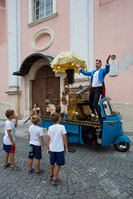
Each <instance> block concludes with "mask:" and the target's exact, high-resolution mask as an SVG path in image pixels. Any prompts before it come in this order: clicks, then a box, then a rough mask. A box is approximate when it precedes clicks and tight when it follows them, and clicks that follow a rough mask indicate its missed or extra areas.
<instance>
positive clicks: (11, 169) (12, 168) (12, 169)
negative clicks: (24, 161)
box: [10, 166, 20, 171]
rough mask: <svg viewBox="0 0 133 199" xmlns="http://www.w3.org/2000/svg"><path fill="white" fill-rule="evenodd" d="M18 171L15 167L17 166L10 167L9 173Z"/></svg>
mask: <svg viewBox="0 0 133 199" xmlns="http://www.w3.org/2000/svg"><path fill="white" fill-rule="evenodd" d="M19 170H20V168H19V167H17V166H13V167H12V166H10V171H19Z"/></svg>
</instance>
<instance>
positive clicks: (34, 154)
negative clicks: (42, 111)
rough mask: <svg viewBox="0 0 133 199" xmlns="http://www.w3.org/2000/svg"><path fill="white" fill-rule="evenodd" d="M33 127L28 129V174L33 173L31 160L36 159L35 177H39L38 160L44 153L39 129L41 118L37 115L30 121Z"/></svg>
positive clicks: (41, 134) (41, 133) (41, 132)
mask: <svg viewBox="0 0 133 199" xmlns="http://www.w3.org/2000/svg"><path fill="white" fill-rule="evenodd" d="M31 122H32V123H33V125H31V126H30V127H29V133H28V136H29V170H28V172H29V174H31V173H33V168H32V164H33V158H35V159H36V175H40V174H41V171H40V159H42V152H43V151H44V141H43V130H42V128H40V127H39V124H40V123H41V118H40V116H39V115H34V116H33V117H32V119H31Z"/></svg>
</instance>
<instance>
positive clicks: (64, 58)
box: [51, 51, 87, 73]
mask: <svg viewBox="0 0 133 199" xmlns="http://www.w3.org/2000/svg"><path fill="white" fill-rule="evenodd" d="M74 63H76V64H79V65H80V67H81V68H82V69H83V70H85V71H86V70H87V69H86V68H87V65H86V61H85V60H84V59H83V57H82V56H81V55H80V54H78V53H74V52H70V51H64V52H62V53H60V54H59V55H57V56H56V57H55V58H54V60H53V61H52V62H51V67H52V68H53V70H54V71H55V72H65V70H67V69H74V70H75V73H78V72H79V70H78V68H77V67H76V66H75V64H74Z"/></svg>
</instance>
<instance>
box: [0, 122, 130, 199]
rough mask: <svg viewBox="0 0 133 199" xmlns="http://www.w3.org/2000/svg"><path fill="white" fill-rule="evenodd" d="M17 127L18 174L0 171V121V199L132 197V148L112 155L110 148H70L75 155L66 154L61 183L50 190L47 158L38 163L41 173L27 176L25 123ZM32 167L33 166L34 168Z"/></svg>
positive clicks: (1, 124) (0, 131)
mask: <svg viewBox="0 0 133 199" xmlns="http://www.w3.org/2000/svg"><path fill="white" fill-rule="evenodd" d="M20 123H21V124H20V125H19V127H18V128H17V132H16V154H15V163H16V165H17V166H19V167H20V168H21V170H20V171H17V172H15V171H10V170H9V169H8V168H7V169H3V167H2V165H3V158H4V152H3V150H2V138H3V134H4V122H0V143H1V144H0V157H1V158H0V199H9V198H11V199H19V198H22V199H45V198H47V199H58V198H60V199H63V198H68V199H71V198H74V199H79V198H80V199H100V198H101V199H110V198H115V199H118V198H124V199H132V198H133V145H132V143H131V148H130V149H131V150H130V151H129V152H127V153H119V152H115V150H114V148H113V147H112V146H110V147H105V148H101V147H87V146H83V145H79V144H73V145H71V148H73V149H76V152H75V153H68V155H67V157H66V165H65V166H64V167H62V168H61V172H60V175H59V179H60V180H61V183H60V184H59V185H58V186H57V187H53V186H52V185H50V182H49V156H48V155H47V154H46V130H44V141H45V152H44V153H43V159H42V161H41V169H44V173H43V174H41V175H40V176H36V175H35V172H34V173H33V174H31V175H28V172H27V169H28V158H27V157H28V139H27V129H28V124H26V125H22V122H20ZM34 168H35V165H34Z"/></svg>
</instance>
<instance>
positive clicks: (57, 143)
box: [47, 112, 68, 186]
mask: <svg viewBox="0 0 133 199" xmlns="http://www.w3.org/2000/svg"><path fill="white" fill-rule="evenodd" d="M51 120H52V121H53V122H54V125H52V126H50V127H49V130H48V137H47V153H48V154H50V181H51V183H52V184H53V185H55V186H56V185H57V177H58V174H59V171H60V167H61V166H63V165H65V155H64V145H65V149H66V154H67V153H68V146H67V138H66V129H65V127H64V126H63V125H61V124H59V123H60V115H59V113H57V112H55V113H53V114H52V115H51ZM55 163H56V167H55ZM54 167H55V171H54Z"/></svg>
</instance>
